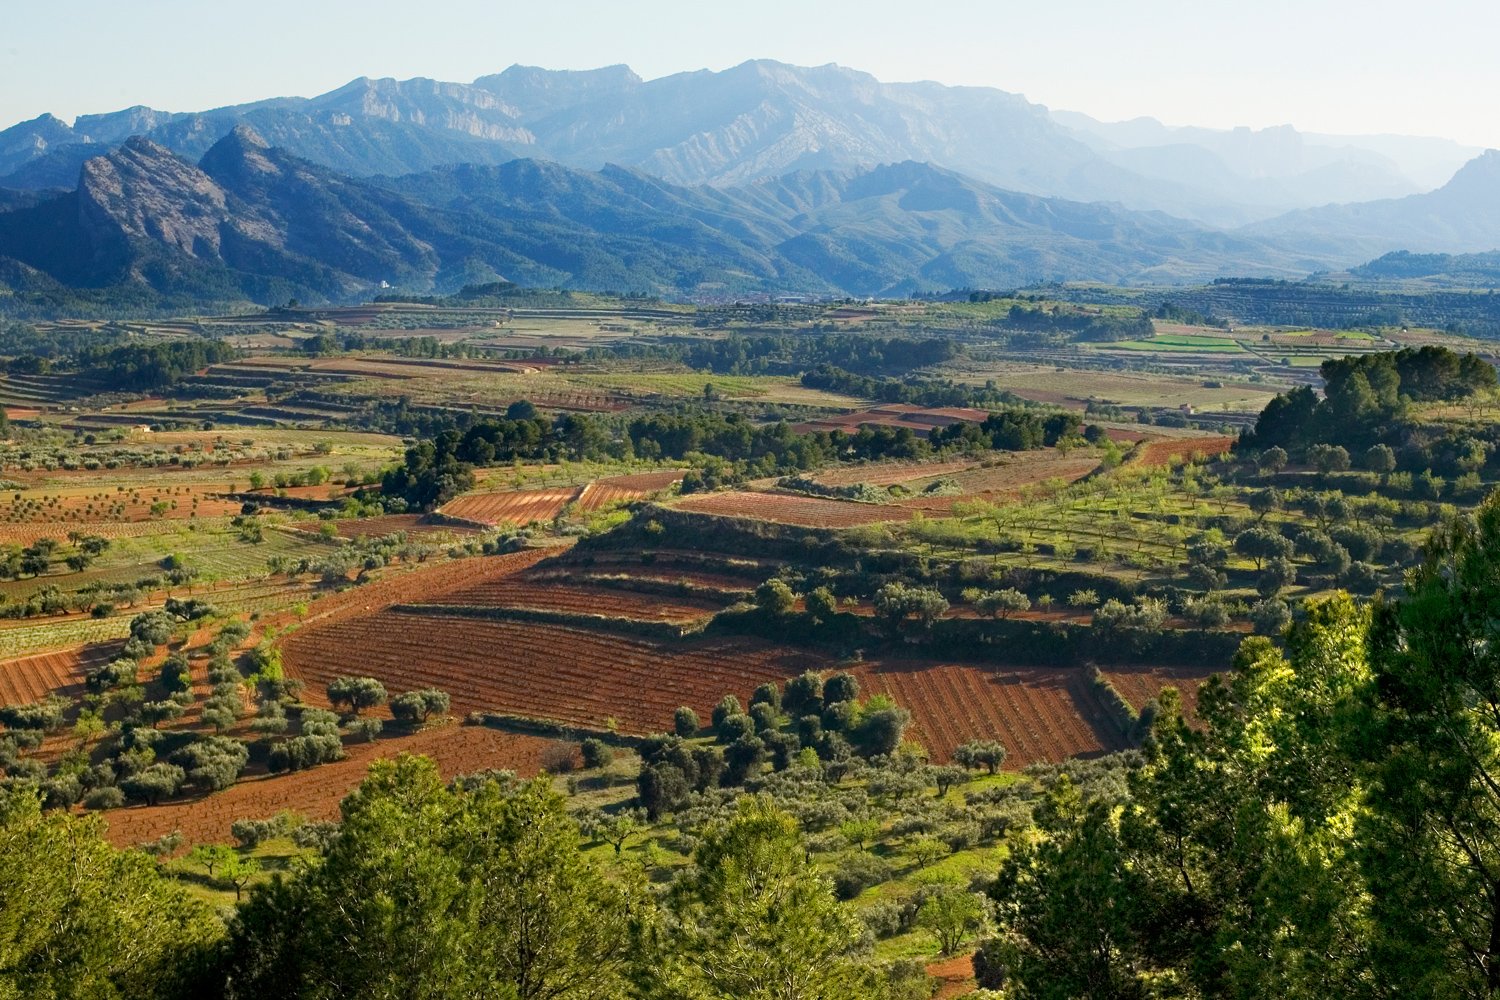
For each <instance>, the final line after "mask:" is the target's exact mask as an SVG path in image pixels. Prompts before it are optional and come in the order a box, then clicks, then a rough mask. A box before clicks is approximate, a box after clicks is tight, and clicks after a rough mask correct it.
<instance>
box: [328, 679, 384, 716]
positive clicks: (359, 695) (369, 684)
mask: <svg viewBox="0 0 1500 1000" xmlns="http://www.w3.org/2000/svg"><path fill="white" fill-rule="evenodd" d="M385 699H386V693H385V685H384V684H381V683H380V682H379V681H378V680H376V679H375V678H373V677H336V678H334V679H333V680H331V681H329V682H328V703H329V704H331V705H334V706H338V705H347V706H348V707H349V711H351V712H353V713H354V714H355V715H358V714H359V713H360V711H361V710H362V709H366V708H373V707H375V706H376V705H383V704H385Z"/></svg>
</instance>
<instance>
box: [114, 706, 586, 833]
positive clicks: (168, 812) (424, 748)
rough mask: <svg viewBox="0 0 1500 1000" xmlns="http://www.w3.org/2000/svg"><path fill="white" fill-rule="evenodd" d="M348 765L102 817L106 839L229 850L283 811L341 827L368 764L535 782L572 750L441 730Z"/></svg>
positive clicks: (477, 730)
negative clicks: (403, 758)
mask: <svg viewBox="0 0 1500 1000" xmlns="http://www.w3.org/2000/svg"><path fill="white" fill-rule="evenodd" d="M344 750H345V752H346V753H347V754H348V757H347V758H345V759H344V760H341V761H337V762H335V763H332V764H324V765H323V766H322V767H315V768H312V769H311V770H307V771H297V772H293V773H291V774H264V775H258V776H251V777H247V778H243V779H241V780H240V781H239V782H238V783H236V784H235V785H233V786H232V787H230V788H226V789H225V790H224V791H222V792H217V793H215V794H213V795H209V796H206V797H202V798H196V799H187V800H183V801H178V802H166V803H161V804H159V805H155V806H131V807H129V808H124V809H111V810H109V811H108V812H106V813H104V817H105V819H106V820H108V822H109V830H108V833H107V834H106V836H107V837H108V838H109V840H110V841H111V842H112V843H114V844H115V845H117V846H121V847H124V846H129V845H132V844H139V843H142V842H144V841H148V840H155V839H156V838H157V837H160V836H163V835H164V834H168V833H171V832H172V831H173V830H181V831H182V833H183V837H184V839H185V840H186V842H187V843H189V844H194V843H211V842H222V843H232V842H233V838H232V837H231V836H230V833H229V828H230V826H231V825H232V824H233V823H234V821H235V820H237V819H269V818H270V817H272V816H274V815H276V814H277V813H278V812H281V811H282V810H284V809H287V810H291V811H293V812H296V813H299V814H301V815H302V816H305V817H307V818H308V819H337V818H338V815H339V803H340V802H342V801H343V799H344V796H346V795H348V794H349V792H351V791H353V789H354V787H355V786H356V785H358V784H359V783H360V781H362V780H363V779H364V777H365V773H366V772H367V771H368V770H369V766H370V763H371V762H372V761H374V760H378V759H380V758H383V757H394V756H396V755H397V754H401V753H413V754H423V755H425V756H428V757H431V758H432V759H433V760H435V761H437V764H438V768H439V770H441V771H442V773H443V777H444V778H452V777H453V776H454V775H456V774H467V773H471V772H474V771H482V770H485V769H487V768H497V769H507V770H511V771H515V772H516V773H517V774H518V775H520V776H521V777H531V776H532V775H535V774H536V773H537V772H539V771H541V770H542V769H543V768H544V767H545V766H546V765H547V764H548V763H549V762H552V761H554V760H555V759H556V758H557V757H558V756H561V755H564V754H567V753H570V752H573V751H574V750H575V748H574V747H573V745H572V744H569V743H562V742H559V741H557V740H551V739H546V738H544V737H540V736H528V735H522V734H516V733H503V732H500V731H499V730H495V729H488V728H486V727H484V726H459V725H446V726H436V727H434V728H431V729H426V730H423V731H421V732H419V733H415V734H413V735H410V736H393V737H389V738H383V739H378V740H376V741H375V742H374V743H351V744H348V745H347V746H345V748H344Z"/></svg>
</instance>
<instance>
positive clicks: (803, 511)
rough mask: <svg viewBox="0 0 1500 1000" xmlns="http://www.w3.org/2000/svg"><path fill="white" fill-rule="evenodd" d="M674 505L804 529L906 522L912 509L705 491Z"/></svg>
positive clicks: (689, 509) (681, 508)
mask: <svg viewBox="0 0 1500 1000" xmlns="http://www.w3.org/2000/svg"><path fill="white" fill-rule="evenodd" d="M675 506H676V507H677V509H678V510H683V511H687V512H689V513H693V514H712V515H715V516H718V517H740V518H746V519H749V520H755V521H774V522H776V523H778V524H794V525H799V526H801V527H805V528H849V527H854V526H856V525H860V524H874V523H876V522H879V521H905V520H907V519H909V518H910V517H911V511H909V510H907V509H906V508H904V507H885V506H881V505H879V504H868V503H853V502H850V501H845V500H828V499H825V498H823V497H808V496H797V495H794V494H783V493H749V492H732V493H705V494H702V495H701V496H696V495H695V496H690V497H688V498H687V499H686V500H683V501H681V502H679V503H677V504H675Z"/></svg>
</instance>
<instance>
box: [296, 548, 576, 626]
mask: <svg viewBox="0 0 1500 1000" xmlns="http://www.w3.org/2000/svg"><path fill="white" fill-rule="evenodd" d="M558 551H559V550H557V549H545V548H543V549H527V550H525V551H522V552H512V553H509V554H507V555H503V556H483V557H476V558H470V559H453V560H448V561H445V562H433V563H426V564H423V565H420V566H417V567H416V568H397V567H390V568H389V569H387V570H386V571H385V575H384V576H382V577H381V578H380V579H378V580H375V581H373V582H371V583H366V584H363V585H361V586H358V587H350V588H348V589H347V590H343V591H340V592H338V593H336V594H328V595H326V596H324V597H320V598H318V599H317V600H316V601H314V602H313V603H312V604H311V605H309V606H308V612H307V618H306V620H307V621H308V622H314V621H319V622H324V621H331V620H335V619H338V618H342V617H346V616H349V615H352V614H361V613H365V612H369V611H373V610H376V609H379V608H388V607H390V606H391V605H392V604H403V603H413V602H415V601H419V600H435V599H438V598H440V597H441V596H442V595H444V594H447V593H448V592H449V591H453V590H457V589H459V588H461V587H464V586H468V585H471V584H474V583H478V582H482V581H484V580H488V579H493V578H495V577H500V576H506V575H508V574H511V573H518V572H520V571H521V570H523V569H526V568H527V567H529V566H532V565H535V564H536V563H538V562H540V561H541V560H543V559H546V558H547V557H549V556H552V555H556V554H557V552H558Z"/></svg>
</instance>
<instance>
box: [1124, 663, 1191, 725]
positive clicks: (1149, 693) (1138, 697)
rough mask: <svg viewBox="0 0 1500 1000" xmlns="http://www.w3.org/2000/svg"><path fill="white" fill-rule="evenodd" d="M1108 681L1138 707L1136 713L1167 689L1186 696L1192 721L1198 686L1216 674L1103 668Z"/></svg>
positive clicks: (1185, 669)
mask: <svg viewBox="0 0 1500 1000" xmlns="http://www.w3.org/2000/svg"><path fill="white" fill-rule="evenodd" d="M1101 669H1102V672H1103V674H1104V676H1105V677H1107V678H1109V682H1110V683H1111V684H1113V685H1114V686H1115V690H1117V691H1119V692H1120V694H1121V695H1123V696H1124V697H1125V700H1126V701H1128V702H1130V704H1132V705H1134V706H1135V708H1136V711H1140V709H1141V707H1142V706H1144V705H1145V704H1146V702H1148V701H1150V700H1151V699H1152V698H1155V697H1156V696H1157V695H1159V694H1161V689H1162V688H1164V687H1175V688H1176V689H1177V690H1178V692H1180V693H1181V694H1182V709H1183V712H1184V713H1185V714H1186V715H1188V716H1189V717H1196V716H1197V714H1198V686H1199V685H1200V684H1202V683H1203V682H1204V681H1206V680H1208V678H1209V676H1210V675H1211V674H1212V673H1213V671H1209V670H1203V669H1200V668H1194V667H1141V668H1130V667H1108V668H1101Z"/></svg>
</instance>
